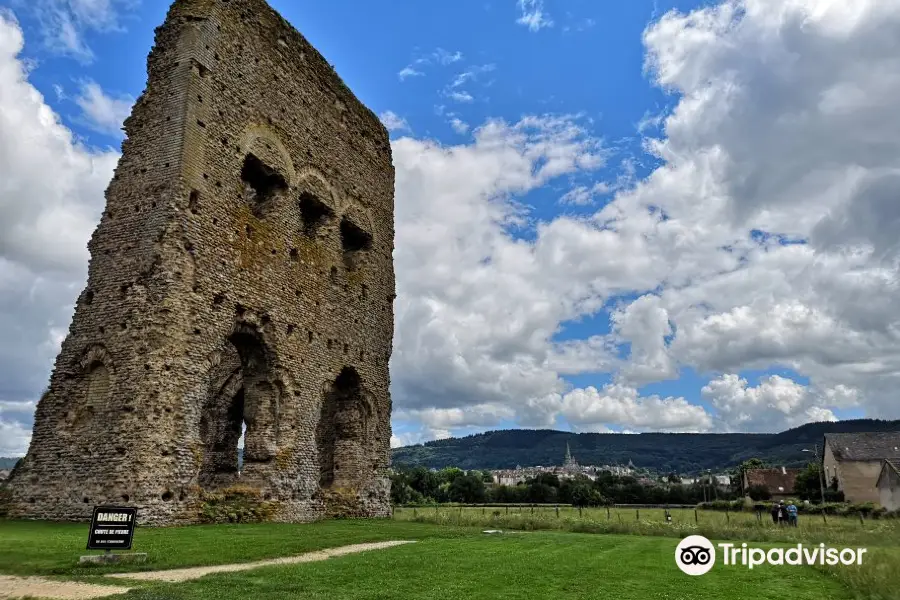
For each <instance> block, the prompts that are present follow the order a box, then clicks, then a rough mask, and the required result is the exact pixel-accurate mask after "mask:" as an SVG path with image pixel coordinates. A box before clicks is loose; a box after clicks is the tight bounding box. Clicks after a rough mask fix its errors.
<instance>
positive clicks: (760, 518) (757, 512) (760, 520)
mask: <svg viewBox="0 0 900 600" xmlns="http://www.w3.org/2000/svg"><path fill="white" fill-rule="evenodd" d="M756 522H757V523H762V513H761V512H759V511H756Z"/></svg>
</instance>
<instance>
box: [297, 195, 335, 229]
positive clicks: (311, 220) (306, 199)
mask: <svg viewBox="0 0 900 600" xmlns="http://www.w3.org/2000/svg"><path fill="white" fill-rule="evenodd" d="M333 216H334V211H333V210H331V208H329V207H328V205H326V204H325V203H324V202H322V201H321V200H319V199H318V198H316V197H315V196H314V195H312V194H310V193H309V192H303V193H302V194H300V218H301V219H303V233H304V234H306V235H307V236H309V237H316V236H317V235H319V230H320V229H321V227H322V226H323V225H325V224H326V223H327V222H328V220H329V219H330V218H331V217H333Z"/></svg>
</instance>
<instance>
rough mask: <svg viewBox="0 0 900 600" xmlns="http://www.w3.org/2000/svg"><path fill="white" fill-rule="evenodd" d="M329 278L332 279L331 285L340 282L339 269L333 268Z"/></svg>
mask: <svg viewBox="0 0 900 600" xmlns="http://www.w3.org/2000/svg"><path fill="white" fill-rule="evenodd" d="M329 277H330V278H331V283H337V282H338V270H337V267H331V271H330V272H329Z"/></svg>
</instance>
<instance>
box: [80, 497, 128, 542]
mask: <svg viewBox="0 0 900 600" xmlns="http://www.w3.org/2000/svg"><path fill="white" fill-rule="evenodd" d="M135 521H137V509H136V508H123V507H118V506H95V507H94V517H93V518H92V519H91V531H90V533H88V544H87V549H88V550H130V549H131V539H132V538H133V537H134V525H135Z"/></svg>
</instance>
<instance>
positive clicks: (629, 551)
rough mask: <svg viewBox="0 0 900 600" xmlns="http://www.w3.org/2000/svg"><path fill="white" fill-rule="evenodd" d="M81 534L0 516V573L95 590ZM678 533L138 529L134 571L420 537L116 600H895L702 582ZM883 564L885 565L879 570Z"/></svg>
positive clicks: (70, 527)
mask: <svg viewBox="0 0 900 600" xmlns="http://www.w3.org/2000/svg"><path fill="white" fill-rule="evenodd" d="M448 512H449V511H448ZM457 512H458V511H457ZM401 514H402V513H401ZM400 516H401V515H398V517H400ZM554 518H555V517H554ZM86 538H87V525H85V524H52V523H33V522H3V521H0V573H4V574H19V575H44V576H51V577H55V578H65V579H78V580H85V581H92V582H94V583H101V582H103V581H102V580H103V577H102V575H103V573H105V572H108V571H109V570H110V569H109V568H107V567H103V568H96V567H94V568H85V567H78V566H76V565H77V560H78V557H79V556H80V555H82V554H85V551H84V550H83V548H84V544H85V541H86ZM678 538H679V536H677V535H675V536H669V537H664V536H659V535H654V536H641V535H622V534H608V535H596V534H590V533H572V532H566V531H518V532H517V531H510V532H507V533H504V534H502V535H485V534H483V533H482V532H481V528H475V527H471V526H458V525H455V524H449V523H448V524H444V525H436V524H431V523H422V522H415V521H406V520H400V519H399V518H398V519H395V520H384V521H326V522H319V523H312V524H307V525H279V524H259V525H250V524H246V525H227V526H197V527H183V528H171V529H143V528H139V529H138V530H137V532H136V535H135V545H134V550H135V551H139V552H147V553H148V554H149V558H150V562H149V563H148V564H146V565H141V566H136V567H132V568H133V569H153V570H156V569H163V568H173V567H185V566H199V565H212V564H227V563H231V562H246V561H251V560H258V559H262V558H272V557H278V556H290V555H295V554H299V553H302V552H306V551H310V550H316V549H322V548H329V547H335V546H341V545H345V544H353V543H360V542H373V541H382V540H392V539H393V540H398V539H412V540H418V542H417V543H416V544H411V545H407V546H400V547H395V548H390V549H385V550H375V551H371V552H367V553H362V554H356V555H350V556H344V557H340V558H333V559H329V560H327V561H324V562H319V563H308V564H300V565H291V566H277V567H265V568H261V569H256V570H253V571H246V572H241V573H229V574H218V575H211V576H207V577H204V578H202V579H198V580H195V581H191V582H185V583H178V584H147V583H143V584H141V583H135V584H131V583H130V582H129V585H135V586H137V588H136V589H133V590H131V591H130V592H129V593H128V594H126V595H125V596H121V598H129V599H142V600H167V599H185V600H186V599H198V600H203V599H213V598H215V599H217V600H227V599H232V598H233V599H238V598H240V599H244V598H266V599H269V598H272V599H281V598H284V599H287V598H292V599H293V598H304V599H320V598H321V599H323V600H324V599H326V598H327V599H329V600H331V599H334V600H342V599H349V598H357V599H387V598H402V599H419V598H422V599H425V598H428V599H431V598H434V599H438V598H440V599H442V600H444V599H453V600H468V599H488V598H512V599H518V598H521V599H526V598H527V599H528V600H533V599H542V598H554V599H556V598H559V599H594V598H597V599H607V598H608V599H610V600H614V599H616V600H618V599H622V600H630V599H635V600H644V599H659V600H663V599H665V600H680V599H684V600H689V599H710V600H711V599H744V598H753V599H755V600H768V599H773V600H774V599H776V598H777V599H779V600H783V599H789V600H806V599H810V600H812V599H815V600H845V599H846V600H851V599H855V598H856V599H861V598H867V599H877V600H887V599H888V598H896V597H897V595H896V594H894V591H895V590H897V589H900V588H897V587H886V588H885V589H884V592H885V593H884V594H883V595H879V591H878V587H879V586H880V585H882V583H879V582H877V581H873V580H872V579H871V577H872V573H865V572H862V571H861V570H860V569H858V568H850V567H836V568H830V570H829V569H828V568H826V569H818V568H814V567H805V566H804V567H760V568H756V569H754V570H752V571H751V570H748V569H746V568H744V567H740V568H735V567H725V568H719V567H718V566H717V567H716V568H714V569H713V570H712V571H711V572H710V573H708V574H707V575H704V576H702V577H689V576H687V575H684V574H683V573H681V572H680V571H679V570H678V568H677V567H676V565H675V562H674V549H675V546H676V545H677V543H678ZM889 543H894V544H896V538H895V539H894V540H883V545H884V550H886V551H887V550H888V549H889V548H890V546H889ZM886 557H887V558H888V559H889V560H888V562H884V563H879V561H882V560H885V558H886ZM895 560H896V561H898V562H894V561H895ZM876 563H878V564H882V567H883V568H884V569H886V570H892V571H894V572H896V571H898V569H897V568H896V565H897V564H900V555H898V554H896V553H894V554H892V555H890V554H884V553H883V554H882V555H881V557H880V558H878V559H876ZM876 566H877V564H876ZM838 569H846V571H843V572H839V571H838ZM112 570H116V571H121V570H124V569H123V568H122V567H119V568H116V569H112ZM851 570H852V571H853V572H852V573H851ZM859 577H864V578H866V579H864V580H863V579H859ZM855 578H856V579H855ZM866 582H868V583H866ZM116 583H119V584H121V581H116ZM883 584H884V585H890V584H891V582H890V581H885V582H883ZM888 592H890V594H889V593H888ZM891 594H893V595H891Z"/></svg>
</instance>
